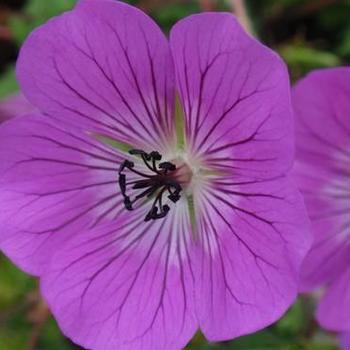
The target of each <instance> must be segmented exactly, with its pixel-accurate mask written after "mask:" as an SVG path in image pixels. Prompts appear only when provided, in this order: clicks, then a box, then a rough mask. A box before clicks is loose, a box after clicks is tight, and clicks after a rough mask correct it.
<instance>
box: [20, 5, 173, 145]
mask: <svg viewBox="0 0 350 350" xmlns="http://www.w3.org/2000/svg"><path fill="white" fill-rule="evenodd" d="M173 70H174V68H173V63H172V58H171V54H170V49H169V45H168V43H167V41H166V38H165V36H164V35H163V34H162V33H161V31H160V29H159V28H158V27H157V26H156V24H155V23H154V22H153V21H152V20H151V19H150V18H149V17H147V16H146V15H145V14H144V13H142V12H141V11H139V10H137V9H136V8H133V7H131V6H129V5H127V4H124V3H122V2H119V1H108V0H83V1H79V3H78V5H77V7H76V8H75V9H74V10H73V11H71V12H68V13H65V14H63V15H62V16H59V17H57V18H55V19H52V20H50V21H49V22H48V23H47V24H45V25H43V26H42V27H40V28H38V29H36V30H35V31H34V32H33V33H32V34H31V35H30V37H29V38H28V40H27V41H26V42H25V44H24V46H23V47H22V50H21V53H20V57H19V60H18V64H17V77H18V80H19V82H20V85H21V88H22V91H23V92H24V93H25V95H26V96H27V97H28V98H29V100H30V101H31V102H32V103H33V104H35V105H36V106H38V107H39V108H40V109H41V110H42V111H43V112H44V113H45V114H49V115H55V116H56V117H58V118H60V119H61V120H63V121H64V122H66V123H67V122H68V123H74V124H77V125H79V126H81V125H84V126H86V127H88V128H89V129H97V130H99V131H101V132H103V133H107V134H108V135H109V136H111V137H114V138H116V139H117V140H118V141H123V142H126V143H129V144H131V145H133V146H134V147H140V148H143V149H145V148H147V149H149V148H154V149H157V150H158V151H161V150H163V149H164V148H165V147H166V145H167V144H168V143H169V137H170V136H171V135H172V132H173V124H172V119H171V117H172V115H171V114H172V108H173V99H174V86H173V84H174V73H173Z"/></svg>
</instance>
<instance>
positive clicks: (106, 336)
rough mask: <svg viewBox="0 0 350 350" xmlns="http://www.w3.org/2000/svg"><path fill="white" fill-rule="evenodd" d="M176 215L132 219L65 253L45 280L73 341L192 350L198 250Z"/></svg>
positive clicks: (128, 349)
mask: <svg viewBox="0 0 350 350" xmlns="http://www.w3.org/2000/svg"><path fill="white" fill-rule="evenodd" d="M131 214H132V213H131ZM173 214H174V213H173ZM176 215H177V214H175V217H174V216H172V215H171V216H167V217H166V219H164V220H163V221H158V220H157V221H152V222H149V223H145V222H143V218H141V219H140V218H139V217H135V216H132V215H126V216H125V218H124V220H121V221H119V222H115V223H114V224H113V225H107V226H104V227H99V228H98V229H96V230H92V231H87V232H80V233H79V234H77V235H75V236H74V238H73V239H72V240H70V241H69V242H68V243H67V244H66V245H65V246H64V247H61V249H60V250H59V251H58V252H57V254H56V255H55V256H54V258H53V260H52V264H51V265H50V267H49V269H48V270H47V271H46V272H45V274H44V275H43V277H42V279H41V281H42V291H43V294H44V296H45V298H46V300H47V301H48V303H49V305H50V308H51V310H52V311H53V313H54V315H55V317H56V319H57V320H58V322H59V324H60V327H61V329H62V330H63V332H64V333H65V334H66V335H67V336H68V337H70V338H71V339H72V340H73V341H75V342H77V343H78V344H80V345H82V346H84V347H86V348H88V349H94V350H115V349H118V350H140V349H142V350H163V349H169V350H178V349H182V348H184V347H185V345H186V344H187V342H188V341H189V340H190V338H191V337H192V336H193V334H194V333H195V331H196V329H197V322H196V320H195V315H194V301H193V297H194V291H193V272H191V267H190V260H189V259H190V254H191V250H192V248H191V244H190V242H189V240H188V238H187V237H186V233H188V232H185V231H183V227H184V226H183V225H180V224H179V223H175V222H174V219H175V220H178V219H179V218H177V217H176ZM181 227H182V228H181Z"/></svg>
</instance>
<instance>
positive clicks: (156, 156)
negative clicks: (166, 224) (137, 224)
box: [119, 150, 192, 221]
mask: <svg viewBox="0 0 350 350" xmlns="http://www.w3.org/2000/svg"><path fill="white" fill-rule="evenodd" d="M129 153H130V154H132V155H134V156H139V157H141V159H142V161H143V169H139V167H137V168H136V167H135V163H134V162H132V161H129V160H124V162H123V163H122V164H121V165H120V168H119V187H120V190H121V193H122V195H123V197H124V206H125V208H126V209H127V210H133V209H134V205H135V203H136V202H137V201H139V200H140V199H144V202H148V200H150V199H152V198H153V204H152V205H151V208H150V210H149V211H148V212H147V214H146V217H145V221H149V220H151V219H153V220H155V219H160V218H163V217H165V216H166V215H167V213H168V212H169V210H170V207H169V205H168V204H164V203H163V201H164V198H163V196H165V195H166V196H167V198H168V199H169V200H170V201H171V202H172V203H176V202H177V201H178V200H179V199H180V197H181V195H180V193H181V191H182V190H183V189H184V188H186V187H187V185H188V184H189V183H190V181H191V179H192V171H191V169H190V167H189V166H188V165H187V164H186V163H184V162H183V161H182V162H181V160H180V159H175V160H174V161H172V162H160V160H161V159H162V155H161V154H160V153H159V152H157V151H153V152H151V153H146V152H144V151H142V150H130V151H129ZM127 174H128V177H130V178H131V179H130V181H128V179H127Z"/></svg>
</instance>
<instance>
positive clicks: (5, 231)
mask: <svg viewBox="0 0 350 350" xmlns="http://www.w3.org/2000/svg"><path fill="white" fill-rule="evenodd" d="M121 161H122V158H121V155H120V154H118V152H116V151H115V150H114V149H113V150H110V149H108V148H107V147H106V146H104V145H101V144H100V143H98V142H97V141H94V140H93V139H91V138H90V137H89V136H88V135H86V133H84V132H82V131H78V130H76V129H72V128H70V129H68V128H65V127H63V126H62V125H57V123H56V124H55V123H53V122H52V121H51V120H50V119H48V118H45V117H43V116H40V115H26V116H23V117H19V118H16V119H13V120H10V121H8V122H5V123H3V124H2V125H1V128H0V202H1V212H0V248H1V249H2V250H3V251H4V253H5V254H7V255H8V256H9V257H10V258H11V259H13V260H14V261H15V262H16V263H17V264H18V265H19V266H20V267H22V268H23V269H24V270H26V271H29V272H31V273H34V274H40V273H41V272H42V271H43V270H44V269H45V267H46V265H47V262H48V260H49V259H50V258H51V256H52V254H53V253H54V252H55V251H56V250H57V247H58V246H59V245H60V244H63V242H64V241H66V240H67V239H69V238H71V237H72V236H74V235H75V234H77V233H78V232H80V231H81V230H82V229H86V228H89V227H94V226H96V225H98V224H99V223H100V222H102V221H104V220H112V219H113V218H114V217H115V216H116V215H118V213H119V212H120V210H124V208H123V204H122V198H121V196H120V193H119V192H120V191H119V188H118V184H117V181H118V180H117V175H118V168H119V165H120V163H121ZM122 208H123V209H122Z"/></svg>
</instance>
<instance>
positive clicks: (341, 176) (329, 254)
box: [293, 68, 350, 290]
mask: <svg viewBox="0 0 350 350" xmlns="http://www.w3.org/2000/svg"><path fill="white" fill-rule="evenodd" d="M349 81H350V69H349V68H336V69H328V70H322V71H316V72H313V73H312V74H310V75H308V76H307V77H306V78H304V79H302V80H301V81H300V82H298V83H297V84H296V86H295V88H294V90H293V104H294V107H295V111H296V131H297V162H296V165H295V169H294V173H295V177H296V180H297V182H298V185H299V187H300V189H301V191H302V193H303V195H304V197H305V203H306V206H307V209H308V212H309V214H310V218H311V221H312V230H313V232H314V235H315V242H314V245H313V247H312V249H311V251H310V253H309V255H308V256H307V258H306V260H305V263H304V264H303V270H302V280H301V281H302V289H303V290H310V289H313V288H315V287H317V286H320V285H321V284H324V283H327V282H330V281H332V280H334V279H335V278H336V277H337V276H339V275H340V274H341V273H342V271H343V270H344V269H345V268H347V267H348V266H349V264H350V245H349V242H350V230H349V200H348V198H349V175H350V172H349V164H350V152H349V151H348V150H349V147H350V137H349V136H350V119H349V117H348V115H349V110H350V86H349Z"/></svg>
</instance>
